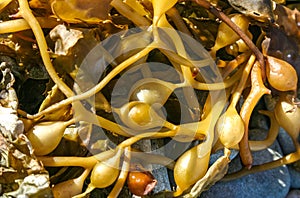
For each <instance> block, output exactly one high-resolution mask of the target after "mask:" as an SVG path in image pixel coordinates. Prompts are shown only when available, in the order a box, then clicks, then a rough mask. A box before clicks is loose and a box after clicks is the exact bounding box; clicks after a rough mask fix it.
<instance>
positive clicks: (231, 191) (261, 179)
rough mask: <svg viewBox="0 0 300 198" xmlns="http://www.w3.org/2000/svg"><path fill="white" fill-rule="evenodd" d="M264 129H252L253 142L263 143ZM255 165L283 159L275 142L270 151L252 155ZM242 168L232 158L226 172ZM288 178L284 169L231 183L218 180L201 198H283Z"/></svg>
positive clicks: (287, 186)
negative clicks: (260, 141) (259, 141)
mask: <svg viewBox="0 0 300 198" xmlns="http://www.w3.org/2000/svg"><path fill="white" fill-rule="evenodd" d="M266 135H267V130H263V129H254V130H251V131H250V137H251V139H252V140H263V139H264V138H265V137H266ZM252 154H253V161H254V165H258V164H263V163H266V162H270V161H273V160H276V159H278V158H280V157H282V151H281V148H280V146H279V144H278V142H277V141H275V142H274V143H273V145H271V146H270V147H269V148H267V149H265V150H262V151H256V152H253V153H252ZM241 167H242V165H241V160H240V158H239V156H237V157H236V158H235V159H233V160H232V161H231V163H230V166H229V173H232V172H236V171H238V170H240V169H241ZM290 183H291V182H290V175H289V172H288V168H287V167H286V166H281V167H278V168H275V169H271V170H267V171H263V172H257V173H254V174H250V175H247V176H244V177H241V178H238V179H235V180H231V181H226V182H225V181H220V182H217V183H216V184H215V185H214V186H212V187H211V188H210V189H209V190H208V191H206V192H204V193H202V195H201V196H200V197H201V198H210V197H214V198H219V197H220V198H221V197H222V198H223V197H231V198H240V197H243V198H248V197H249V198H253V197H256V198H260V197H262V198H268V197H270V198H282V197H285V196H286V195H287V194H288V192H289V189H290Z"/></svg>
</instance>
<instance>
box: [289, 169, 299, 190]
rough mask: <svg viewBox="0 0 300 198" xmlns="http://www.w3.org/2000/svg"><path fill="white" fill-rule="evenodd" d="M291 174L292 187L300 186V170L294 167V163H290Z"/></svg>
mask: <svg viewBox="0 0 300 198" xmlns="http://www.w3.org/2000/svg"><path fill="white" fill-rule="evenodd" d="M288 170H289V172H290V176H291V188H300V172H299V171H297V170H296V169H295V167H294V164H290V165H288Z"/></svg>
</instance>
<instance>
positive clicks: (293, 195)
mask: <svg viewBox="0 0 300 198" xmlns="http://www.w3.org/2000/svg"><path fill="white" fill-rule="evenodd" d="M299 197H300V190H291V191H290V192H289V194H288V195H287V196H286V198H299Z"/></svg>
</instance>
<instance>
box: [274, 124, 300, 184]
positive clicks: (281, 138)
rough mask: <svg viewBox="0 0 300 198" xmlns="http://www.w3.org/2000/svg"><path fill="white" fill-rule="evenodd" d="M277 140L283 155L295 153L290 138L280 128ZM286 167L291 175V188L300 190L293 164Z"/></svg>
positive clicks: (299, 182) (298, 176)
mask: <svg viewBox="0 0 300 198" xmlns="http://www.w3.org/2000/svg"><path fill="white" fill-rule="evenodd" d="M277 139H278V142H279V144H280V145H281V148H282V152H283V154H284V155H288V154H290V153H292V152H295V146H294V144H293V142H292V138H291V137H290V136H289V135H288V134H287V133H286V132H285V130H284V129H282V128H280V131H279V134H278V137H277ZM287 167H288V170H289V172H290V175H291V188H300V172H299V171H297V170H296V169H295V167H294V165H293V164H290V165H287Z"/></svg>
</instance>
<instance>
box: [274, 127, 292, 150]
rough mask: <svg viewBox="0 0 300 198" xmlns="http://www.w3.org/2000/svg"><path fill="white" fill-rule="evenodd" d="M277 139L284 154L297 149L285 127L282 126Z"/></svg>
mask: <svg viewBox="0 0 300 198" xmlns="http://www.w3.org/2000/svg"><path fill="white" fill-rule="evenodd" d="M277 139H278V142H279V144H280V146H281V149H282V152H283V154H284V155H287V154H290V153H293V152H295V151H296V149H295V146H294V143H293V140H292V138H291V137H290V136H289V135H288V133H287V132H286V131H285V130H284V129H283V128H280V130H279V134H278V137H277Z"/></svg>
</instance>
